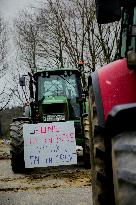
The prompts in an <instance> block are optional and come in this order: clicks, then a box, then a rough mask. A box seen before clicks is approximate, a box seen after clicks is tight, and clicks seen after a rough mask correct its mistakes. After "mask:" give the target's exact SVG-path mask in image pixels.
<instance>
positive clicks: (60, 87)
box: [38, 74, 79, 100]
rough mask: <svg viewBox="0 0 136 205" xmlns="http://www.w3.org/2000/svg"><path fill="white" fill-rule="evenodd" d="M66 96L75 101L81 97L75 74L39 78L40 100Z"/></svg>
mask: <svg viewBox="0 0 136 205" xmlns="http://www.w3.org/2000/svg"><path fill="white" fill-rule="evenodd" d="M51 96H52V97H55V96H66V97H67V98H69V99H73V98H76V97H78V96H79V91H78V87H77V78H76V75H75V74H72V75H71V76H66V77H64V75H50V77H41V76H40V77H39V80H38V100H41V99H42V98H43V97H44V98H45V99H46V98H48V97H51Z"/></svg>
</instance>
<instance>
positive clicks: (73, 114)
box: [34, 69, 82, 122]
mask: <svg viewBox="0 0 136 205" xmlns="http://www.w3.org/2000/svg"><path fill="white" fill-rule="evenodd" d="M34 79H35V82H36V83H35V86H36V87H35V88H36V91H35V101H36V102H37V103H38V104H39V114H40V121H41V122H53V121H67V120H79V119H80V116H81V112H82V106H81V98H82V85H81V81H80V72H79V71H78V70H77V69H71V70H70V69H61V70H60V69H58V70H49V69H48V70H46V71H42V72H37V73H35V74H34Z"/></svg>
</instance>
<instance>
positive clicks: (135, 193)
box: [112, 131, 136, 205]
mask: <svg viewBox="0 0 136 205" xmlns="http://www.w3.org/2000/svg"><path fill="white" fill-rule="evenodd" d="M112 167H113V181H114V193H115V199H116V204H118V205H130V204H131V205H135V204H136V132H135V131H129V132H123V133H121V134H118V135H117V136H115V137H114V138H113V139H112Z"/></svg>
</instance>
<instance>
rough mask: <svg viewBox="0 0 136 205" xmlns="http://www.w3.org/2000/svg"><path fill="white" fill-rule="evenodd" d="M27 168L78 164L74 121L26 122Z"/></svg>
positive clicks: (24, 131) (25, 146)
mask: <svg viewBox="0 0 136 205" xmlns="http://www.w3.org/2000/svg"><path fill="white" fill-rule="evenodd" d="M23 137H24V160H25V167H26V168H34V167H48V166H59V165H70V164H77V154H76V141H75V128H74V122H73V121H68V122H53V123H39V124H24V126H23Z"/></svg>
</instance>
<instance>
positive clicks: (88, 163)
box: [83, 116, 91, 169]
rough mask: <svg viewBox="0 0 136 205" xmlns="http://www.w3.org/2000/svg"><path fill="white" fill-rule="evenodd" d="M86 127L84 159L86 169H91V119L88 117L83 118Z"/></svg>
mask: <svg viewBox="0 0 136 205" xmlns="http://www.w3.org/2000/svg"><path fill="white" fill-rule="evenodd" d="M83 127H84V147H83V158H84V165H85V168H86V169H89V168H91V161H90V134H89V119H88V116H86V117H84V118H83Z"/></svg>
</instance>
